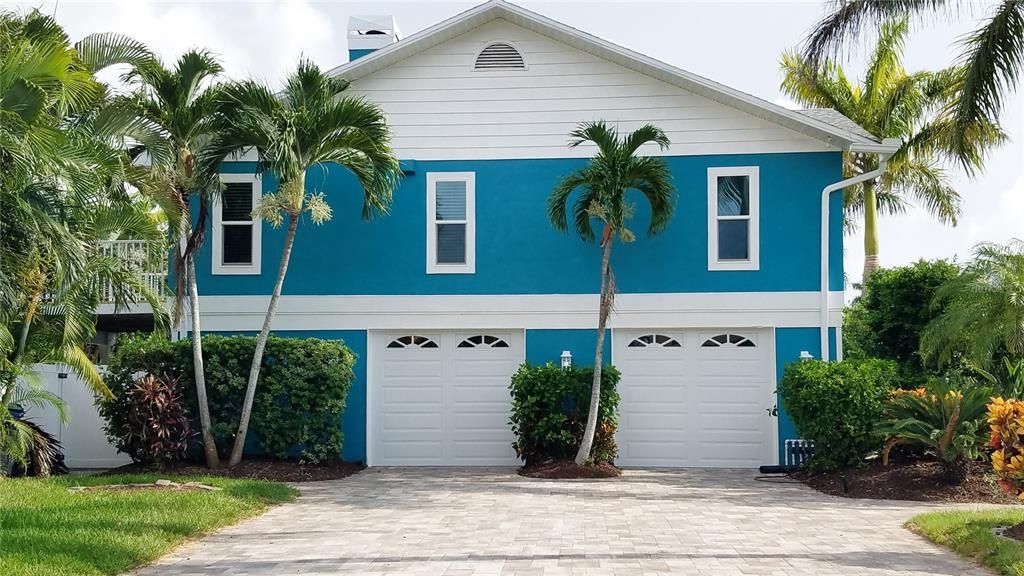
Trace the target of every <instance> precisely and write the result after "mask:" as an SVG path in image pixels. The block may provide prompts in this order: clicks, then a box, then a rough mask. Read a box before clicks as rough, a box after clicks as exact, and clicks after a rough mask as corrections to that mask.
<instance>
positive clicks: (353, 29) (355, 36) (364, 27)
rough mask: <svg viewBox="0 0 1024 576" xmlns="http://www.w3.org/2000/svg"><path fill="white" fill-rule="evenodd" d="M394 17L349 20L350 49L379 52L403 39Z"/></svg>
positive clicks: (354, 17) (352, 17) (360, 17)
mask: <svg viewBox="0 0 1024 576" xmlns="http://www.w3.org/2000/svg"><path fill="white" fill-rule="evenodd" d="M401 34H402V33H401V32H400V31H399V30H398V23H397V22H395V18H394V16H351V17H349V19H348V49H349V50H377V49H378V48H383V47H385V46H389V45H391V44H394V43H395V42H398V40H399V38H401Z"/></svg>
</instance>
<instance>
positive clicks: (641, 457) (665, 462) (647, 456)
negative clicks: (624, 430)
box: [620, 441, 695, 467]
mask: <svg viewBox="0 0 1024 576" xmlns="http://www.w3.org/2000/svg"><path fill="white" fill-rule="evenodd" d="M620 455H621V456H622V457H625V458H628V460H629V461H630V462H631V463H632V464H631V465H632V466H679V467H685V466H694V465H695V464H694V463H692V462H691V461H690V458H689V455H690V450H689V445H688V444H687V443H686V442H671V441H649V442H636V443H631V442H627V443H626V445H625V446H622V447H620Z"/></svg>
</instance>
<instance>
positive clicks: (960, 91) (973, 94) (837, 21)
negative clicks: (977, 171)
mask: <svg viewBox="0 0 1024 576" xmlns="http://www.w3.org/2000/svg"><path fill="white" fill-rule="evenodd" d="M960 3H961V2H960V0H857V1H855V2H854V1H850V0H832V4H833V6H834V8H835V9H834V10H833V11H832V12H831V13H830V14H828V15H827V16H825V17H824V18H822V19H821V20H820V21H819V22H818V23H817V24H816V25H815V27H814V28H813V29H812V30H811V32H810V34H809V35H808V37H807V40H806V42H805V45H804V51H803V54H804V59H805V60H806V61H807V62H808V63H809V64H810V65H811V67H812V68H817V67H818V66H817V65H818V64H819V63H821V62H823V61H824V60H825V58H826V57H828V56H834V55H836V54H837V53H838V52H839V51H840V50H841V49H842V47H843V45H844V43H845V42H846V41H847V40H850V39H855V38H859V37H860V35H861V34H862V33H863V32H864V31H865V30H868V31H874V30H877V29H878V28H879V27H880V26H881V24H882V23H884V22H886V21H887V20H889V19H891V18H905V17H922V18H926V17H934V16H936V15H939V16H942V17H946V18H958V17H960V15H961V14H962V13H963V8H962V6H960ZM959 43H960V45H961V46H962V49H963V52H962V53H961V55H960V59H959V62H958V64H959V66H958V67H957V70H958V73H957V79H956V85H955V88H954V93H955V94H954V98H953V99H952V100H951V101H950V102H949V104H948V106H947V107H946V109H945V110H944V115H945V116H946V117H947V119H948V122H949V123H950V125H952V126H955V127H956V129H954V130H952V131H951V133H950V135H949V137H950V143H951V144H952V145H953V147H954V149H956V150H958V151H960V152H963V153H967V151H969V150H970V149H971V148H972V146H973V142H971V140H970V138H967V137H965V136H969V135H970V130H971V128H972V127H974V126H978V125H980V124H984V123H988V124H998V119H999V113H1000V112H1001V110H1002V106H1003V101H1004V99H1005V97H1006V92H1009V91H1011V90H1013V89H1014V88H1015V87H1016V85H1017V82H1018V81H1019V80H1020V75H1021V72H1022V70H1024V2H1021V1H1020V0H1001V1H999V2H997V3H996V4H995V5H994V6H993V7H992V8H991V12H990V15H989V17H988V19H987V20H986V21H985V22H984V23H983V24H982V25H981V26H980V27H979V28H977V29H976V30H974V31H973V32H971V33H970V34H969V35H968V36H966V37H965V38H964V39H962V40H960V42H959ZM965 167H967V168H968V169H969V168H970V166H968V165H966V164H965Z"/></svg>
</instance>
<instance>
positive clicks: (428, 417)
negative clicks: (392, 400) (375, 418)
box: [380, 411, 442, 432]
mask: <svg viewBox="0 0 1024 576" xmlns="http://www.w3.org/2000/svg"><path fill="white" fill-rule="evenodd" d="M441 426H442V417H441V413H440V412H413V411H404V412H392V411H388V412H386V413H385V414H384V415H383V417H382V418H381V422H380V429H381V430H383V431H385V432H387V431H391V430H403V431H404V430H417V431H418V430H440V429H441Z"/></svg>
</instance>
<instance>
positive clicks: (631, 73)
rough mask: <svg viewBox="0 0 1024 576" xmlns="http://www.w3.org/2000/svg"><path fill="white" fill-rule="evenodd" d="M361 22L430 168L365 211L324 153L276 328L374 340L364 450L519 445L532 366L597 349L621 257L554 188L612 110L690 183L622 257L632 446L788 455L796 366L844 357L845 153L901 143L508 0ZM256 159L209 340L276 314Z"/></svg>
mask: <svg viewBox="0 0 1024 576" xmlns="http://www.w3.org/2000/svg"><path fill="white" fill-rule="evenodd" d="M350 28H351V30H349V42H350V52H351V53H350V61H349V62H348V63H347V64H344V65H342V66H339V67H338V68H336V69H334V70H332V74H336V75H339V76H342V77H344V78H346V79H348V80H350V81H351V82H352V85H351V89H350V90H351V91H352V92H354V93H357V94H361V95H365V96H366V97H367V98H369V99H370V100H372V101H374V102H376V103H378V104H379V105H380V106H381V107H383V109H384V110H385V111H386V112H387V114H388V119H389V122H390V124H391V126H392V130H393V135H394V136H393V145H394V148H395V149H396V151H397V153H398V155H399V156H400V157H401V159H402V164H403V171H404V174H405V176H404V179H403V180H402V182H401V185H400V187H399V188H398V189H397V190H396V192H395V197H394V205H393V207H392V212H391V214H390V215H388V216H386V217H383V218H378V219H376V220H373V221H370V222H364V221H362V220H361V219H360V207H361V201H362V200H361V191H360V189H359V187H358V185H357V183H356V181H355V179H354V178H353V177H352V176H351V175H350V174H348V173H346V172H345V171H344V170H342V169H340V168H338V167H324V168H322V169H317V170H313V171H311V173H310V174H309V175H308V178H307V183H308V186H310V187H315V188H316V189H317V190H321V191H324V192H326V194H327V197H328V199H329V201H330V203H331V204H332V206H333V208H334V213H335V216H334V219H333V220H332V221H330V222H328V223H327V224H325V225H323V226H319V227H317V226H312V225H306V226H304V227H303V229H302V230H301V232H300V233H299V235H298V239H297V241H296V245H295V251H294V254H293V256H292V261H291V267H290V270H289V275H288V278H287V280H286V282H285V285H284V296H283V299H282V302H281V305H280V311H279V314H278V316H277V319H276V322H275V324H274V331H275V332H276V333H277V334H281V335H296V336H317V337H322V338H339V339H343V340H344V341H345V342H346V343H347V344H348V345H349V346H350V347H351V348H353V349H354V350H355V351H356V352H357V353H358V354H359V358H360V361H359V365H358V368H357V381H356V383H355V385H354V387H353V390H352V393H351V395H350V397H349V402H348V408H347V411H346V412H345V415H344V419H343V420H344V421H343V423H342V427H343V430H344V433H345V448H344V456H345V457H346V458H347V459H352V460H364V461H366V462H367V463H368V464H369V465H371V466H388V465H497V464H514V463H516V458H515V455H514V453H513V451H512V448H511V442H512V437H511V434H510V432H509V427H508V422H507V420H508V412H509V393H508V382H509V377H510V375H511V374H512V373H513V372H514V371H515V369H516V367H517V366H518V365H519V364H520V363H521V362H523V361H524V360H525V361H528V362H533V363H542V362H547V361H556V362H557V361H558V359H559V357H560V356H561V355H562V353H563V351H569V352H570V353H571V354H572V357H573V358H574V360H575V362H576V363H581V364H587V363H589V361H590V359H591V358H592V356H591V355H592V354H593V348H592V347H593V345H594V342H595V334H594V327H595V325H596V320H597V312H596V309H597V292H598V289H599V286H598V284H599V283H598V280H599V274H598V264H599V249H598V247H597V246H594V245H586V244H584V243H582V242H581V241H580V240H579V239H578V238H576V237H575V236H573V235H564V234H561V233H558V232H556V231H555V230H554V229H552V227H551V225H550V224H549V223H548V220H547V216H546V213H545V202H546V199H547V196H548V194H549V193H550V191H551V190H552V188H553V186H554V185H555V183H556V181H557V180H558V179H559V178H560V177H562V176H563V175H565V174H567V173H568V172H570V171H572V170H573V169H575V168H577V167H579V166H581V165H582V164H583V163H585V162H586V161H587V158H588V157H589V156H590V155H592V154H593V149H588V148H587V147H580V148H568V147H567V146H566V142H567V133H568V132H569V131H570V130H571V129H572V128H573V127H574V126H576V124H577V123H579V122H581V121H584V120H595V119H604V120H607V121H610V122H615V123H617V124H618V125H619V127H620V129H621V130H623V131H626V130H632V129H633V128H635V127H637V126H639V125H640V124H643V123H647V122H650V123H654V124H656V125H658V126H659V127H661V128H662V129H664V130H665V131H666V132H667V134H668V136H669V137H670V138H671V140H672V145H671V148H670V149H669V150H668V151H666V152H661V151H659V150H657V149H653V148H652V149H650V150H645V152H647V153H650V154H660V155H662V156H664V157H665V160H666V161H667V163H668V165H669V166H670V167H671V170H672V174H673V178H674V182H675V186H676V188H677V191H678V207H677V212H676V216H675V218H674V220H673V221H672V222H671V224H670V225H669V227H668V229H667V230H666V231H665V232H664V233H663V234H661V235H660V236H657V237H655V238H643V237H642V238H640V239H638V241H636V242H634V243H631V244H626V245H620V246H619V247H617V248H616V251H615V253H614V254H613V265H614V268H615V271H616V277H617V281H618V288H619V297H618V299H617V307H616V310H615V313H614V315H613V317H612V319H611V330H610V337H609V338H607V339H606V340H605V342H606V345H607V350H606V358H611V361H612V362H614V364H616V365H617V366H618V367H619V368H620V369H621V371H622V373H623V379H622V382H621V388H620V390H621V395H622V402H621V419H620V426H619V432H618V441H619V446H620V450H621V454H620V459H619V461H618V463H619V464H621V465H624V466H679V467H689V466H699V467H756V466H759V465H763V464H774V463H777V462H778V461H779V459H780V457H782V455H783V452H784V449H785V448H784V447H785V441H786V440H787V439H789V438H793V437H794V431H793V428H792V425H791V424H790V423H789V421H788V419H787V418H786V415H785V414H784V413H781V414H778V415H776V414H774V413H773V410H772V408H773V407H775V406H776V404H777V398H776V393H775V390H776V382H777V380H778V378H779V377H780V376H781V373H782V370H783V367H784V366H785V365H786V364H787V363H788V362H792V361H794V360H796V359H798V358H799V357H800V356H801V354H804V355H806V354H809V355H811V356H813V357H816V358H826V359H836V358H840V357H841V356H842V350H841V344H840V342H841V334H840V328H841V327H840V322H841V312H842V305H843V269H842V255H843V245H842V241H843V217H842V194H841V190H842V188H843V187H844V186H846V185H848V184H849V183H850V182H849V181H843V167H842V152H843V151H844V150H854V151H861V152H867V153H877V154H879V156H880V157H882V158H885V157H887V155H888V154H891V153H892V152H893V150H894V149H895V147H896V146H895V145H894V144H893V143H892V142H881V141H879V140H877V139H876V138H874V137H872V136H871V135H870V134H868V133H867V132H865V131H864V130H863V129H861V128H860V127H858V126H857V125H855V124H854V123H853V122H851V121H850V120H848V119H846V118H844V117H843V116H841V115H839V114H837V113H835V112H833V111H831V110H805V111H794V110H787V109H784V108H781V107H779V106H776V105H774V104H771V103H769V102H766V101H763V100H761V99H759V98H756V97H754V96H751V95H749V94H745V93H742V92H740V91H737V90H734V89H732V88H729V87H727V86H723V85H720V84H717V83H715V82H713V81H711V80H708V79H706V78H702V77H700V76H697V75H695V74H691V73H689V72H687V71H685V70H680V69H678V68H675V67H673V66H671V65H668V64H665V63H663V62H659V61H657V60H654V59H652V58H649V57H647V56H644V55H642V54H637V53H635V52H632V51H630V50H627V49H625V48H623V47H621V46H617V45H615V44H612V43H610V42H607V41H605V40H602V39H600V38H597V37H594V36H591V35H589V34H587V33H585V32H582V31H579V30H576V29H574V28H571V27H569V26H566V25H564V24H561V23H559V22H556V21H553V20H550V19H548V18H545V17H543V16H540V15H538V14H535V13H533V12H530V11H528V10H525V9H523V8H520V7H518V6H515V5H513V4H510V3H507V2H504V1H501V0H494V1H491V2H488V3H486V4H482V5H480V6H477V7H476V8H473V9H471V10H468V11H466V12H464V13H462V14H459V15H458V16H455V17H453V18H451V19H449V20H446V21H444V22H441V23H439V24H437V25H435V26H433V27H431V28H428V29H426V30H424V31H422V32H419V33H417V34H414V35H412V36H410V37H408V38H404V39H400V38H399V33H398V28H397V26H396V25H395V23H394V21H393V20H392V19H391V18H389V17H385V18H382V17H366V18H354V19H353V20H352V24H351V26H350ZM253 159H254V158H251V157H241V158H239V159H238V161H237V162H232V163H229V164H226V165H225V167H224V170H223V172H224V173H223V180H224V182H225V185H226V190H225V193H224V195H223V199H222V200H221V201H220V202H219V204H218V205H217V207H216V208H215V211H214V217H213V219H212V229H211V230H210V231H209V232H210V234H209V236H208V239H209V240H208V242H207V244H206V246H205V248H204V249H203V250H204V251H203V252H202V253H201V255H200V260H199V262H198V265H199V268H200V272H199V278H198V281H199V288H200V292H201V295H202V305H201V308H202V322H203V329H204V330H205V331H207V332H211V331H212V332H233V333H237V332H250V331H256V330H258V329H259V327H260V325H261V322H262V319H263V315H264V312H265V310H266V305H267V300H268V298H269V294H270V292H271V288H272V284H273V281H274V273H275V271H276V265H277V262H278V258H279V253H280V247H281V243H282V240H283V231H280V230H274V229H272V228H271V227H269V226H268V225H267V224H265V223H261V222H259V221H253V219H252V218H251V216H250V210H251V209H252V207H253V205H254V204H255V202H256V201H257V200H258V198H259V197H260V194H261V193H266V192H269V191H271V190H273V189H274V187H275V182H274V179H273V175H272V174H264V175H262V176H261V175H254V167H255V164H254V163H253V162H252V160H253ZM867 177H871V175H870V174H868V175H864V176H863V178H867ZM727 192H728V194H727ZM737 194H738V197H739V198H741V200H740V201H729V200H728V198H733V199H735V198H736V197H737ZM637 206H638V210H639V212H638V214H637V215H636V220H635V222H636V226H637V227H638V229H643V227H644V226H646V221H647V216H648V215H647V214H645V213H644V207H645V204H644V203H642V202H638V203H637Z"/></svg>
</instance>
